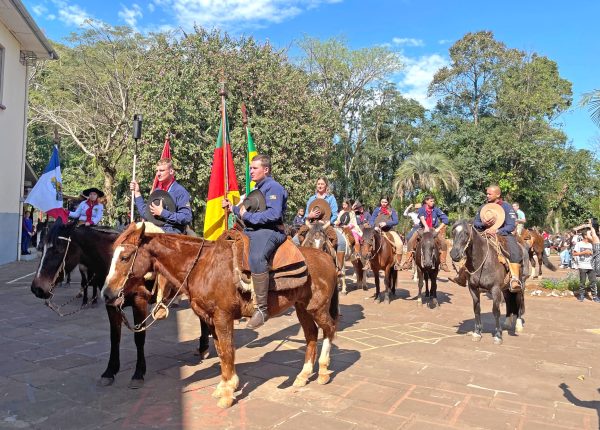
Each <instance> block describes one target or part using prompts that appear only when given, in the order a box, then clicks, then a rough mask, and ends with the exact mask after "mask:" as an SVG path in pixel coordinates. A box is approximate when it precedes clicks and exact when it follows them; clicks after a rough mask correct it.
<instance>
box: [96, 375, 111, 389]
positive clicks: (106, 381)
mask: <svg viewBox="0 0 600 430" xmlns="http://www.w3.org/2000/svg"><path fill="white" fill-rule="evenodd" d="M98 382H99V383H100V386H101V387H108V386H110V385H112V384H114V382H115V378H114V377H112V378H107V377H105V376H102V377H101V378H100V381H98Z"/></svg>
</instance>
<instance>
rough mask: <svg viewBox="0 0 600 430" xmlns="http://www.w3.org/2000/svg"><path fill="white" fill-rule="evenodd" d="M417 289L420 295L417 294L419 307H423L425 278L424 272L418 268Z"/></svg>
mask: <svg viewBox="0 0 600 430" xmlns="http://www.w3.org/2000/svg"><path fill="white" fill-rule="evenodd" d="M417 276H418V278H417V287H418V291H419V292H418V293H417V304H418V305H422V304H423V283H424V281H425V279H424V276H423V271H422V270H421V269H420V268H419V267H418V266H417Z"/></svg>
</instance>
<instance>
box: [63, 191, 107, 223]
mask: <svg viewBox="0 0 600 430" xmlns="http://www.w3.org/2000/svg"><path fill="white" fill-rule="evenodd" d="M81 195H82V196H83V197H85V198H86V200H84V201H82V202H81V203H80V204H79V206H77V209H75V210H74V211H73V212H69V218H74V219H76V220H79V224H85V225H86V226H90V225H98V224H99V223H100V221H101V220H102V215H103V213H104V205H103V204H102V203H100V202H99V201H98V199H99V198H101V197H104V193H103V192H102V191H100V190H99V189H98V188H95V187H92V188H88V189H87V190H83V191H82V192H81Z"/></svg>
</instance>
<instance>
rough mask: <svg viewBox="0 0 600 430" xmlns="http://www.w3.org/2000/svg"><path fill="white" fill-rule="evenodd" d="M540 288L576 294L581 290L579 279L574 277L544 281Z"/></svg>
mask: <svg viewBox="0 0 600 430" xmlns="http://www.w3.org/2000/svg"><path fill="white" fill-rule="evenodd" d="M540 287H542V288H546V289H548V290H558V291H567V290H570V291H573V292H574V291H577V290H578V289H579V279H578V278H576V277H575V276H572V275H569V276H567V277H566V278H563V279H544V280H542V281H541V282H540Z"/></svg>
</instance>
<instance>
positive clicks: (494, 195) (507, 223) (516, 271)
mask: <svg viewBox="0 0 600 430" xmlns="http://www.w3.org/2000/svg"><path fill="white" fill-rule="evenodd" d="M501 194H502V193H501V191H500V187H499V186H498V185H490V186H489V187H487V189H486V197H487V202H488V204H489V203H492V204H497V205H500V207H501V208H502V209H503V210H504V221H503V222H502V224H500V225H498V226H496V225H495V220H494V219H493V218H490V219H488V220H487V222H484V221H482V216H481V211H482V209H483V208H484V207H485V206H486V205H483V206H481V208H479V210H478V211H477V215H476V216H475V222H474V223H473V226H474V227H475V228H476V229H477V230H479V231H483V232H484V234H485V235H486V236H489V237H494V236H496V235H499V236H502V237H503V238H505V240H506V247H507V248H508V261H509V263H508V266H509V271H510V275H511V280H510V291H511V292H516V291H519V290H521V289H522V288H523V285H522V283H521V265H522V262H523V251H522V248H521V246H520V245H519V244H518V242H517V238H516V237H515V236H514V235H513V234H512V232H513V230H514V229H515V225H516V224H515V221H516V219H517V214H516V213H515V211H514V209H513V207H512V206H511V205H510V204H509V203H507V202H505V201H504V200H502V198H501Z"/></svg>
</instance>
